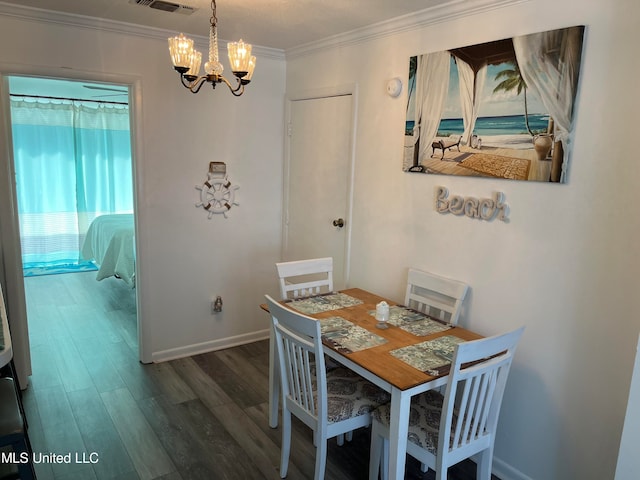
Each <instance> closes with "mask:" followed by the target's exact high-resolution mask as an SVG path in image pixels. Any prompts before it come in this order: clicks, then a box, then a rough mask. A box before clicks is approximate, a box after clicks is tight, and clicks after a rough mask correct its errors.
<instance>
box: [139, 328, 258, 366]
mask: <svg viewBox="0 0 640 480" xmlns="http://www.w3.org/2000/svg"><path fill="white" fill-rule="evenodd" d="M267 338H269V330H268V329H267V330H258V331H256V332H251V333H246V334H244V335H237V336H235V337H227V338H221V339H219V340H212V341H210V342H203V343H196V344H193V345H186V346H184V347H179V348H170V349H168V350H161V351H159V352H154V353H152V354H151V361H152V362H153V363H160V362H167V361H169V360H175V359H177V358H184V357H191V356H192V355H200V354H201V353H207V352H214V351H216V350H223V349H225V348H231V347H237V346H239V345H245V344H247V343H253V342H257V341H259V340H265V339H267Z"/></svg>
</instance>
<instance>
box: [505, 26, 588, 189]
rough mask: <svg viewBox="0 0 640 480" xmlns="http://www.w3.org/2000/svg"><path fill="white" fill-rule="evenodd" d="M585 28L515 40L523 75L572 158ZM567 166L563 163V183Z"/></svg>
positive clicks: (565, 150)
mask: <svg viewBox="0 0 640 480" xmlns="http://www.w3.org/2000/svg"><path fill="white" fill-rule="evenodd" d="M583 32H584V27H581V26H580V27H571V28H564V29H560V30H551V31H548V32H541V33H534V34H532V35H524V36H521V37H514V38H513V47H514V49H515V52H516V59H517V61H518V65H519V67H520V73H521V75H522V78H524V81H525V82H526V83H527V87H528V88H530V89H532V90H533V91H534V92H535V93H536V94H537V95H538V97H539V98H540V100H541V101H542V104H543V105H544V107H545V108H546V109H547V111H548V112H549V115H551V117H552V118H553V120H554V122H555V132H554V133H555V141H556V142H557V141H560V142H562V147H563V150H564V156H565V159H566V158H569V152H570V149H571V145H570V140H571V133H572V132H573V104H574V100H575V96H576V90H577V87H578V75H579V71H580V56H581V52H582V35H583ZM566 169H567V162H566V161H563V162H562V173H561V177H560V181H561V182H563V181H564V177H565V175H566Z"/></svg>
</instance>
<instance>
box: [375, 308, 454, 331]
mask: <svg viewBox="0 0 640 480" xmlns="http://www.w3.org/2000/svg"><path fill="white" fill-rule="evenodd" d="M369 314H370V315H372V316H373V317H375V316H376V311H375V310H370V311H369ZM387 323H389V324H390V325H395V326H396V327H399V328H401V329H402V330H404V331H406V332H409V333H411V334H412V335H415V336H417V337H425V336H427V335H431V334H432V333H439V332H444V331H445V330H449V329H451V328H453V327H452V326H451V325H449V324H446V323H444V322H440V321H438V320H434V319H433V318H431V317H429V316H428V315H426V314H424V313H422V312H418V311H416V310H412V309H410V308H407V307H402V306H399V305H396V306H393V307H390V308H389V321H388V322H387Z"/></svg>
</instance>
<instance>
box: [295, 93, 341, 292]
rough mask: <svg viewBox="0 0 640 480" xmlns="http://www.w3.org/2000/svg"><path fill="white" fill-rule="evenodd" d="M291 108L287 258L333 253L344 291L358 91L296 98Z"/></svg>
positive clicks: (338, 286) (337, 283)
mask: <svg viewBox="0 0 640 480" xmlns="http://www.w3.org/2000/svg"><path fill="white" fill-rule="evenodd" d="M289 108H290V110H289V131H288V139H289V142H288V156H287V160H288V161H287V165H286V171H287V173H288V175H286V176H285V216H284V222H285V224H284V246H283V260H285V261H289V260H302V259H305V258H317V257H333V268H334V287H335V288H336V289H341V288H344V287H345V286H346V283H347V277H348V271H349V268H348V247H349V232H350V231H351V229H350V227H351V224H350V221H351V219H350V218H349V214H350V211H351V202H350V198H351V181H352V179H351V165H352V158H353V155H352V138H353V129H352V123H353V113H352V109H353V95H351V94H344V95H337V96H328V97H321V98H309V99H303V100H291V101H290V102H289ZM334 222H335V223H336V224H338V225H339V224H343V226H342V227H340V226H336V225H334Z"/></svg>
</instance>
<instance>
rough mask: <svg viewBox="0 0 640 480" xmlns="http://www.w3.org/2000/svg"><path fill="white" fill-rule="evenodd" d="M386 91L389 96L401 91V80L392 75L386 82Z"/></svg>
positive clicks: (395, 95)
mask: <svg viewBox="0 0 640 480" xmlns="http://www.w3.org/2000/svg"><path fill="white" fill-rule="evenodd" d="M387 93H388V94H389V96H390V97H397V96H399V95H400V93H402V80H400V79H399V78H398V77H394V78H392V79H391V80H389V81H388V82H387Z"/></svg>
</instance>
